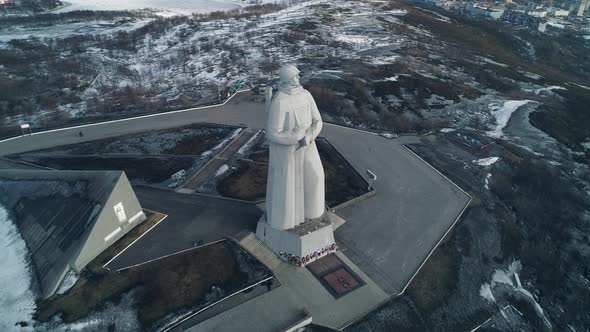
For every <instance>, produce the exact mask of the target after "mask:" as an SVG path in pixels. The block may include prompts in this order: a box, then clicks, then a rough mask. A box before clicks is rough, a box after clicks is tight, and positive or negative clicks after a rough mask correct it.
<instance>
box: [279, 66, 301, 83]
mask: <svg viewBox="0 0 590 332" xmlns="http://www.w3.org/2000/svg"><path fill="white" fill-rule="evenodd" d="M279 82H280V84H281V87H285V88H296V87H299V86H301V84H300V83H299V69H297V67H295V66H294V65H284V66H282V67H281V69H279Z"/></svg>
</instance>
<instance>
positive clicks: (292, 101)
mask: <svg viewBox="0 0 590 332" xmlns="http://www.w3.org/2000/svg"><path fill="white" fill-rule="evenodd" d="M279 81H280V83H279V84H280V85H279V89H278V90H279V91H278V93H277V94H276V95H275V96H272V89H267V95H266V97H267V107H268V110H267V112H268V114H267V125H266V136H267V139H268V142H269V145H270V160H269V169H268V184H267V192H266V219H267V223H268V224H270V226H271V227H272V228H274V229H290V228H293V227H295V226H297V225H299V224H301V223H303V222H304V221H305V220H310V219H317V218H320V217H322V215H323V214H324V211H325V208H324V196H325V192H324V191H325V190H324V169H323V167H322V162H321V160H320V156H319V154H318V149H317V147H316V145H315V141H314V140H315V138H316V137H317V136H318V135H319V133H320V131H321V130H322V118H321V117H320V112H319V111H318V108H317V106H316V104H315V101H314V100H313V97H312V96H311V94H310V93H309V91H307V90H305V89H304V88H303V87H302V86H301V84H300V82H299V70H297V68H296V67H295V66H292V65H286V66H283V67H282V68H281V69H280V70H279Z"/></svg>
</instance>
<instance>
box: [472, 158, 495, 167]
mask: <svg viewBox="0 0 590 332" xmlns="http://www.w3.org/2000/svg"><path fill="white" fill-rule="evenodd" d="M498 160H500V157H489V158H482V159H478V160H474V161H473V163H474V164H477V165H479V166H490V165H493V164H494V163H495V162H496V161H498Z"/></svg>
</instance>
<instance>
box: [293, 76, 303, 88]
mask: <svg viewBox="0 0 590 332" xmlns="http://www.w3.org/2000/svg"><path fill="white" fill-rule="evenodd" d="M291 84H293V85H294V86H300V85H301V83H299V74H296V75H295V76H293V79H291Z"/></svg>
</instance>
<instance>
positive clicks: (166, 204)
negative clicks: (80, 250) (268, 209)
mask: <svg viewBox="0 0 590 332" xmlns="http://www.w3.org/2000/svg"><path fill="white" fill-rule="evenodd" d="M134 190H135V193H136V195H137V198H138V199H139V202H140V203H141V206H142V207H144V208H147V209H150V210H154V211H158V212H161V213H164V214H167V215H168V217H167V218H166V219H165V220H164V221H162V222H161V223H160V224H158V225H157V226H156V227H154V229H152V230H151V231H150V232H149V233H147V234H145V236H143V237H142V238H141V239H139V240H138V241H137V242H135V243H134V244H133V245H132V246H130V247H128V248H127V249H126V250H125V251H124V252H123V253H122V254H120V255H119V256H118V257H117V258H115V259H114V260H113V261H111V262H110V263H109V264H108V266H107V267H108V268H110V269H111V270H119V269H122V268H125V267H129V266H132V265H136V264H140V263H143V262H146V261H149V260H152V259H155V258H159V257H161V256H165V255H169V254H173V253H176V252H178V251H181V250H185V249H189V248H192V247H194V245H195V244H197V245H199V244H207V243H210V242H213V241H217V240H220V239H223V238H226V237H227V236H230V235H234V234H236V233H238V232H240V231H241V230H244V229H247V230H251V231H255V230H256V223H257V222H258V219H259V218H260V216H261V214H262V212H261V211H260V210H259V209H258V208H257V207H256V206H255V205H254V204H249V203H242V202H237V201H233V200H227V199H220V198H217V197H211V196H206V195H199V194H178V193H175V192H173V191H168V190H162V189H156V188H151V187H144V186H136V187H134Z"/></svg>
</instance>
